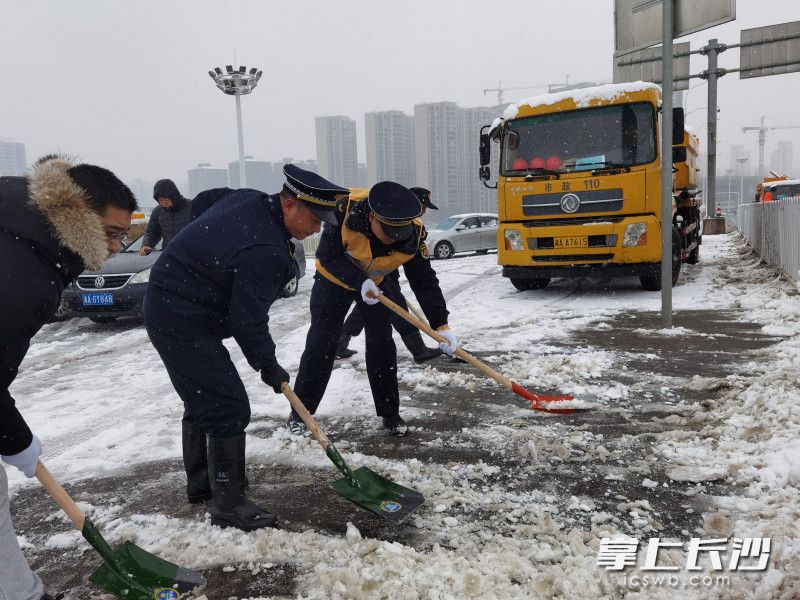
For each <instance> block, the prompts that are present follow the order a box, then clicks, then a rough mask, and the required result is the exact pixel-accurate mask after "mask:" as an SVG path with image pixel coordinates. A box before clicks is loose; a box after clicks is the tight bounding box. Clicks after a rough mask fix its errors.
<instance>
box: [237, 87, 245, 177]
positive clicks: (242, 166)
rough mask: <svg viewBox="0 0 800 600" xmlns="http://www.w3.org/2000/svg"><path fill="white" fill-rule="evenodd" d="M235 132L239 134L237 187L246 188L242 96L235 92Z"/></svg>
mask: <svg viewBox="0 0 800 600" xmlns="http://www.w3.org/2000/svg"><path fill="white" fill-rule="evenodd" d="M236 131H237V132H238V134H239V187H240V188H246V187H247V172H246V169H245V163H244V134H243V133H242V95H241V94H240V93H239V92H238V91H237V92H236Z"/></svg>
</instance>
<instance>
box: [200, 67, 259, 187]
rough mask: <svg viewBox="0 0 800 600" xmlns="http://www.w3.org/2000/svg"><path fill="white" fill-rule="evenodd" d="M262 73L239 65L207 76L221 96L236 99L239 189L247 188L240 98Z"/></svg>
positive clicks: (216, 70)
mask: <svg viewBox="0 0 800 600" xmlns="http://www.w3.org/2000/svg"><path fill="white" fill-rule="evenodd" d="M261 74H262V72H261V71H259V70H258V69H257V68H255V67H252V68H251V69H250V71H248V70H247V67H245V66H244V65H241V66H239V67H237V68H236V69H234V68H233V66H232V65H226V66H225V72H224V73H223V72H222V69H220V68H219V67H214V70H213V71H209V72H208V75H209V76H210V77H211V79H213V80H214V83H215V84H216V85H217V87H218V88H219V89H220V90H221V91H222V93H223V94H227V95H228V96H235V97H236V131H237V134H238V139H239V187H240V188H244V187H247V173H246V170H245V162H244V134H243V133H242V101H241V96H244V95H247V94H249V93H250V92H252V91H253V90H254V89H256V86H257V85H258V82H259V80H260V79H261Z"/></svg>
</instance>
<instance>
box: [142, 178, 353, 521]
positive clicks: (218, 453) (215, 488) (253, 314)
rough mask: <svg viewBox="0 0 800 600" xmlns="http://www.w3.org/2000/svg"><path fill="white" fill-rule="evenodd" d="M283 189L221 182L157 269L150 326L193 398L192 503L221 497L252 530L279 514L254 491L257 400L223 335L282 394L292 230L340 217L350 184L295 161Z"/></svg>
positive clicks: (187, 439)
mask: <svg viewBox="0 0 800 600" xmlns="http://www.w3.org/2000/svg"><path fill="white" fill-rule="evenodd" d="M283 172H284V175H285V176H286V183H285V185H284V187H283V190H282V191H281V192H280V193H279V194H275V195H273V196H268V195H267V194H264V193H262V192H259V191H256V190H247V189H244V190H229V191H227V192H226V191H225V190H221V191H220V193H219V194H216V195H215V201H214V202H209V203H207V206H209V208H208V209H207V210H206V211H205V212H204V213H203V214H200V215H198V216H197V218H196V219H195V220H194V221H192V222H191V223H190V224H189V225H187V226H186V227H185V228H184V229H183V230H182V231H181V232H180V234H178V236H177V237H176V238H175V240H174V241H173V242H172V243H171V244H170V245H169V247H168V248H167V249H166V250H165V251H164V252H163V254H162V255H161V257H160V258H159V259H158V261H157V262H156V264H155V265H154V266H153V268H152V271H151V273H150V284H149V286H148V288H147V294H146V296H145V303H144V318H145V324H146V326H147V332H148V334H149V335H150V339H151V340H152V342H153V345H154V346H155V348H156V350H158V353H159V354H160V355H161V359H162V360H163V361H164V366H165V367H166V368H167V373H168V374H169V377H170V379H171V381H172V384H173V385H174V386H175V390H176V391H177V392H178V395H179V396H180V397H181V399H182V400H183V402H184V406H185V413H184V419H183V458H184V465H185V467H186V476H187V493H188V497H189V502H202V501H205V500H208V499H209V497H210V498H211V500H212V503H211V506H210V510H209V512H210V513H211V522H212V523H214V524H216V525H221V526H223V527H225V526H229V525H232V526H234V527H238V528H239V529H243V530H245V531H251V530H253V529H258V528H261V527H272V526H274V525H275V522H276V519H275V517H274V516H273V515H272V514H271V513H269V512H268V511H267V510H265V509H264V508H262V507H260V506H257V505H256V504H253V503H252V502H250V501H249V500H248V499H247V498H246V497H245V492H244V488H245V486H246V481H245V433H244V430H245V427H247V425H248V423H249V422H250V402H249V400H248V398H247V393H246V392H245V389H244V385H243V384H242V380H241V379H240V378H239V375H238V373H237V372H236V367H235V366H234V364H233V362H232V361H231V358H230V355H229V354H228V351H227V349H226V348H225V346H224V345H223V344H222V340H223V339H224V338H227V337H231V336H233V338H234V339H235V340H236V342H237V343H238V344H239V346H240V347H241V349H242V352H243V353H244V355H245V357H246V358H247V362H248V363H249V364H250V366H251V367H252V368H253V369H255V370H256V371H260V372H261V379H262V380H263V381H264V383H266V384H267V385H268V386H270V387H271V388H272V389H273V390H274V391H275V393H280V392H281V384H282V383H284V382H288V381H289V374H288V373H287V372H286V370H285V369H284V368H283V367H281V365H280V364H278V361H277V360H276V358H275V344H274V342H273V341H272V338H271V336H270V333H269V328H268V322H269V308H270V306H271V304H272V303H273V302H274V301H275V299H276V298H277V297H278V294H279V292H280V290H281V289H283V287H284V285H286V283H287V282H288V281H289V279H290V278H291V277H292V276H294V263H293V259H292V253H293V251H294V245H293V244H292V242H291V238H292V237H294V238H296V239H298V240H302V239H303V238H305V237H307V236H309V235H311V234H313V233H317V232H319V230H320V223H321V221H323V220H326V221H330V222H336V219H335V217H334V215H333V208H334V205H335V199H336V197H337V196H340V195H344V194H347V189H345V188H340V187H339V186H337V185H334V184H332V183H331V182H329V181H327V180H325V179H323V178H322V177H320V176H318V175H316V174H315V173H311V172H309V171H304V170H303V169H300V168H298V167H296V166H294V165H291V164H290V165H286V166H285V167H284V169H283Z"/></svg>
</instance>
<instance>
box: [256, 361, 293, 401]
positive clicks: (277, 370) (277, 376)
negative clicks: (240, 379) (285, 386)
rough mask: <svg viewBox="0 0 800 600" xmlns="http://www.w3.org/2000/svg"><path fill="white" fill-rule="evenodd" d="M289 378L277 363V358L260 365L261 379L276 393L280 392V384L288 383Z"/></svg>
mask: <svg viewBox="0 0 800 600" xmlns="http://www.w3.org/2000/svg"><path fill="white" fill-rule="evenodd" d="M289 379H290V378H289V373H287V372H286V369H284V368H283V367H282V366H280V365H279V364H278V361H277V360H275V361H272V362H271V363H267V364H266V365H264V366H263V367H261V381H263V382H264V383H266V384H267V385H268V386H270V387H271V388H272V391H274V392H275V393H276V394H280V393H281V384H282V383H289Z"/></svg>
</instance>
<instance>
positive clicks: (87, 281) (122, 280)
mask: <svg viewBox="0 0 800 600" xmlns="http://www.w3.org/2000/svg"><path fill="white" fill-rule="evenodd" d="M131 277H133V273H122V274H119V275H81V276H80V277H78V287H79V288H80V289H82V290H87V291H92V290H116V289H119V288H121V287H124V286H125V284H126V283H128V280H129V279H130V278H131ZM98 283H100V285H99V286H98V285H97V284H98Z"/></svg>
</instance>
